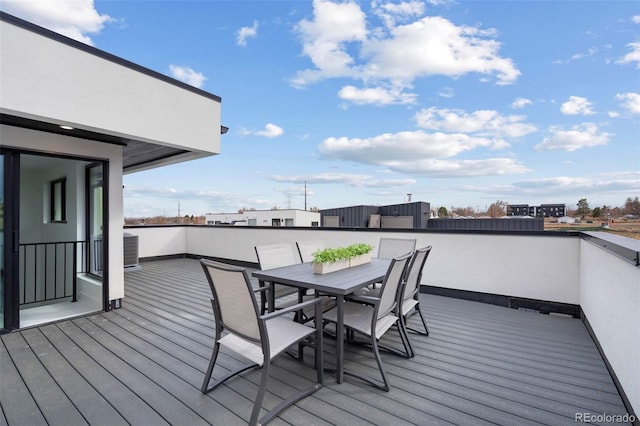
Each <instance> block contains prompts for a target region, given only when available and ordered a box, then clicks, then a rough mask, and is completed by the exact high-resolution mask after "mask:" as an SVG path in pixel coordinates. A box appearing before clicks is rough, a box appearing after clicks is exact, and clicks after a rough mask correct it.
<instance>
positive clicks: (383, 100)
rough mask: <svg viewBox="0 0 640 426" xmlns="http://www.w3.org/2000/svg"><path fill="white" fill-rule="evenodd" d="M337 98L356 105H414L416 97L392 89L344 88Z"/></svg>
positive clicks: (412, 94)
mask: <svg viewBox="0 0 640 426" xmlns="http://www.w3.org/2000/svg"><path fill="white" fill-rule="evenodd" d="M338 97H339V98H340V99H344V100H345V101H349V102H352V103H354V104H356V105H365V104H374V105H393V104H399V105H407V104H415V103H416V95H415V94H414V93H403V92H401V91H398V90H396V89H394V88H392V89H385V88H382V87H375V88H369V89H358V88H357V87H355V86H344V87H343V88H342V89H340V91H339V92H338Z"/></svg>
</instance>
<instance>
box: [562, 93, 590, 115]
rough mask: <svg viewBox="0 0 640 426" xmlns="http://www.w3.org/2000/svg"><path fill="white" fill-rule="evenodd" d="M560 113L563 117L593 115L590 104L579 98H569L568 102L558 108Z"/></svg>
mask: <svg viewBox="0 0 640 426" xmlns="http://www.w3.org/2000/svg"><path fill="white" fill-rule="evenodd" d="M560 111H562V113H563V114H565V115H591V114H595V113H594V112H593V110H592V109H591V102H589V101H588V100H587V99H586V98H583V97H580V96H569V100H568V101H566V102H565V103H563V104H562V105H561V106H560Z"/></svg>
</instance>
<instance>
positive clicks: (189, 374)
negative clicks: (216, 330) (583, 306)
mask: <svg viewBox="0 0 640 426" xmlns="http://www.w3.org/2000/svg"><path fill="white" fill-rule="evenodd" d="M125 280H126V285H125V292H126V298H125V299H124V303H123V307H122V308H121V309H118V310H115V311H112V312H108V313H102V314H97V315H92V316H88V317H84V318H78V319H74V320H69V321H64V322H60V323H56V324H51V325H46V326H42V327H38V328H32V329H28V330H23V331H21V332H15V333H11V334H7V335H3V336H2V345H0V361H1V365H0V406H1V409H2V412H1V415H0V425H4V424H8V425H40V424H42V425H44V424H49V425H65V426H66V425H75V424H91V425H110V426H111V425H121V424H122V425H126V424H133V425H162V424H172V425H199V424H218V425H234V424H245V423H246V421H247V420H248V418H249V415H250V412H251V407H252V398H253V396H254V395H255V392H256V389H257V381H258V379H259V372H258V371H255V370H254V371H252V372H248V373H246V374H245V375H243V376H242V377H240V378H237V379H234V380H232V381H230V382H228V384H227V385H225V386H222V387H220V388H218V389H216V390H214V391H213V392H211V393H209V394H207V395H203V394H201V393H200V390H199V387H200V384H201V381H202V377H203V375H204V371H205V369H206V366H207V363H208V359H209V356H210V351H211V347H212V337H213V327H212V324H213V318H212V312H211V308H210V305H209V298H210V294H209V290H208V286H207V284H206V281H205V278H204V275H203V273H202V270H201V269H200V266H199V264H198V262H197V261H196V260H191V259H176V260H162V261H152V262H144V263H143V264H142V269H141V270H139V271H135V272H129V273H127V274H126V275H125ZM421 305H422V310H423V312H424V314H425V316H426V318H427V321H428V324H429V327H430V332H431V335H430V336H429V337H425V336H418V335H415V334H411V338H412V342H413V344H414V346H415V348H416V352H417V356H416V357H415V358H414V359H409V360H408V359H402V358H398V357H395V356H393V355H388V354H383V359H384V363H385V367H386V370H387V372H388V373H389V375H390V381H391V385H392V389H391V391H390V392H388V393H385V392H381V391H378V390H375V389H373V388H371V387H370V386H367V385H366V384H364V383H362V382H360V381H358V380H357V379H353V378H347V379H346V382H345V383H342V384H340V385H338V384H336V383H335V378H334V377H333V376H330V375H327V376H326V382H327V383H326V386H325V387H324V388H322V389H321V390H320V391H318V392H316V393H315V394H313V395H312V396H310V397H308V398H305V399H303V400H302V401H300V402H298V403H297V404H296V405H295V406H293V407H291V408H289V409H288V410H286V411H285V412H284V413H282V414H281V416H280V417H278V418H276V419H275V420H274V422H273V424H293V425H311V424H314V425H328V424H333V425H359V424H378V425H402V424H418V425H429V424H465V425H466V424H500V425H508V424H513V425H519V426H520V425H525V424H547V425H559V424H575V422H574V416H575V413H583V412H586V413H607V414H624V413H625V412H626V411H625V409H624V406H623V405H622V401H621V398H620V396H619V395H618V393H617V391H616V389H615V387H614V385H613V382H612V380H611V377H610V376H609V374H608V372H607V370H606V368H605V365H604V363H603V361H602V359H601V357H600V355H599V354H598V351H597V349H596V347H595V345H594V343H593V342H592V340H591V339H590V337H589V335H588V334H587V331H586V330H585V327H584V326H583V324H582V323H581V322H580V321H579V320H576V319H572V318H565V317H559V316H547V315H542V314H538V313H534V312H525V311H517V310H513V309H508V308H502V307H497V306H493V305H487V304H481V303H477V302H469V301H464V300H458V299H451V298H445V297H439V296H429V295H421ZM412 322H414V324H415V325H417V322H416V318H415V317H414V318H413V319H412ZM389 334H391V336H392V338H387V337H385V338H384V339H386V341H387V343H389V344H399V339H396V338H395V336H396V335H397V334H396V333H395V331H393V330H392V331H391V333H389ZM333 350H334V342H333V341H331V340H330V339H326V357H325V360H326V362H327V363H328V364H331V363H333V359H334V358H333V353H334V352H333ZM309 353H310V354H311V353H312V352H311V351H310V352H309ZM312 360H313V356H312V355H310V356H308V357H307V358H306V365H302V364H300V363H298V362H296V361H295V360H293V359H292V358H290V357H286V356H284V357H280V358H279V360H277V361H276V363H275V365H276V368H274V369H273V370H272V371H273V375H272V379H271V382H270V386H269V392H268V394H267V397H266V399H265V406H267V407H272V406H274V405H275V404H277V403H278V402H279V401H280V399H281V397H282V395H286V394H287V393H288V392H290V390H291V389H293V388H298V387H304V386H306V385H308V384H309V383H310V381H312V380H313V379H314V371H313V369H312V368H311V363H312ZM220 363H221V365H222V366H224V367H225V368H233V367H234V366H236V365H238V364H239V360H238V359H236V358H234V357H233V356H231V355H230V354H229V353H227V352H223V354H222V355H221V358H220ZM346 368H347V369H357V370H360V371H362V372H366V373H368V374H372V375H375V374H376V373H377V369H376V366H375V360H374V359H373V357H372V356H371V354H370V353H369V352H368V351H367V350H365V349H363V348H354V347H351V346H349V345H347V347H346Z"/></svg>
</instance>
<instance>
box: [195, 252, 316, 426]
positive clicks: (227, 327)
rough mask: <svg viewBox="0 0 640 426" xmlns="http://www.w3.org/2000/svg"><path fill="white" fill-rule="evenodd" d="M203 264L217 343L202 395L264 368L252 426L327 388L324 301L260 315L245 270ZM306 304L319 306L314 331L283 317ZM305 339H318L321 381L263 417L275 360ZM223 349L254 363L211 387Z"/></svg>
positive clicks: (265, 421) (209, 262)
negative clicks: (264, 401)
mask: <svg viewBox="0 0 640 426" xmlns="http://www.w3.org/2000/svg"><path fill="white" fill-rule="evenodd" d="M200 263H201V265H202V268H203V270H204V272H205V275H206V277H207V280H208V281H209V286H210V287H211V294H212V299H211V306H212V308H213V313H214V316H215V324H216V335H215V344H214V346H213V352H212V354H211V360H210V361H209V366H208V368H207V372H206V374H205V377H204V381H203V382H202V387H201V391H202V392H203V393H208V392H210V391H212V390H213V389H215V388H216V387H218V386H219V385H221V384H222V383H224V382H226V381H227V380H228V379H230V378H232V377H234V376H236V375H238V374H240V373H242V372H244V371H246V370H249V369H251V368H253V367H259V368H261V369H262V376H261V379H260V384H259V387H258V393H257V395H256V399H255V402H254V405H253V410H252V412H251V418H250V420H249V424H250V425H256V424H265V423H267V422H269V421H271V420H272V419H273V418H274V417H275V416H277V415H278V414H279V413H281V412H282V411H283V410H284V409H286V408H287V407H289V406H291V405H292V404H294V403H296V402H297V401H299V400H300V399H302V398H304V397H306V396H308V395H311V394H312V393H314V392H315V391H317V390H318V389H320V388H321V387H322V384H323V376H322V374H323V360H322V351H323V348H322V310H321V309H320V301H319V300H317V299H313V300H309V301H306V302H303V303H301V304H298V305H294V306H290V307H289V308H286V309H282V310H280V311H277V312H272V313H269V314H266V315H259V313H258V304H257V301H256V297H255V293H254V290H253V288H252V286H251V281H250V279H249V275H248V274H247V271H246V270H245V269H240V268H236V267H232V266H228V265H224V264H220V263H216V262H212V261H209V260H206V259H202V260H201V261H200ZM267 290H268V287H263V288H260V289H258V290H255V291H267ZM306 306H314V307H315V310H316V313H315V318H316V321H315V328H312V327H308V326H306V325H303V324H300V323H297V322H295V321H292V320H291V319H288V318H284V317H282V316H283V315H285V314H288V313H290V312H293V311H295V310H299V309H301V308H303V307H306ZM223 334H224V335H223ZM306 339H311V340H313V345H314V346H315V369H316V371H317V380H316V383H314V384H313V385H311V386H309V387H306V388H304V389H300V390H298V391H297V392H296V393H294V394H293V395H291V396H290V397H289V398H287V399H285V400H284V401H282V402H280V403H279V404H278V405H277V406H276V407H274V408H273V409H272V410H271V411H269V412H267V413H266V414H265V415H264V416H262V417H261V418H260V419H258V416H259V414H260V409H261V408H262V402H263V400H264V396H265V392H266V390H267V380H268V378H269V371H270V365H271V362H272V361H273V359H274V358H275V357H277V356H278V355H280V354H281V353H282V352H284V351H285V350H286V349H287V348H288V347H290V346H292V345H294V344H296V343H301V342H302V341H303V340H306ZM220 346H224V347H225V348H227V349H229V350H231V351H233V352H236V353H238V354H239V355H242V356H243V357H245V358H247V359H248V360H250V361H251V363H250V364H247V365H243V366H242V367H240V368H238V369H236V370H234V371H231V372H229V373H227V374H226V375H225V376H223V377H222V378H220V379H219V380H217V381H216V382H215V383H214V384H213V386H211V387H208V386H209V381H210V380H211V375H212V373H213V369H214V367H215V364H216V360H217V359H218V354H219V352H220Z"/></svg>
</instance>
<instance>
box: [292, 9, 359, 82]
mask: <svg viewBox="0 0 640 426" xmlns="http://www.w3.org/2000/svg"><path fill="white" fill-rule="evenodd" d="M313 8H314V20H313V21H308V20H306V19H303V20H302V21H300V22H299V23H298V25H297V26H296V30H297V32H298V33H299V34H300V37H301V38H302V44H303V53H304V54H305V55H307V56H308V57H309V59H311V61H312V62H313V64H314V65H315V66H316V69H315V70H304V71H300V72H298V75H297V77H296V78H295V79H294V80H293V81H292V83H293V85H294V86H304V85H307V84H310V83H314V82H316V81H320V80H323V79H325V78H331V77H345V76H354V77H355V76H356V73H355V72H354V70H353V69H352V65H353V62H354V61H353V58H351V56H350V55H349V54H348V53H347V52H346V44H347V43H349V42H355V41H363V40H365V37H366V34H367V30H366V22H365V16H364V13H363V12H362V10H360V7H359V6H358V5H357V4H355V3H341V4H338V3H333V2H330V1H323V0H315V1H314V2H313Z"/></svg>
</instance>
